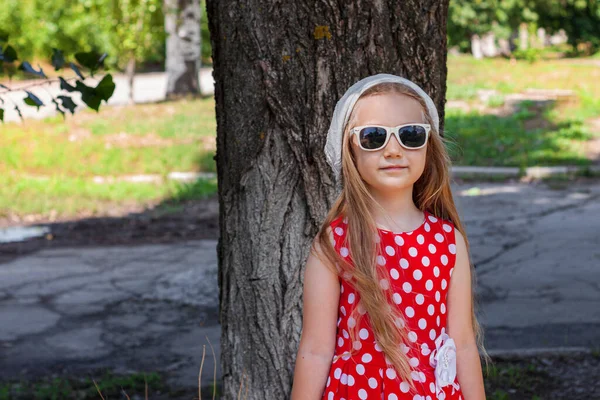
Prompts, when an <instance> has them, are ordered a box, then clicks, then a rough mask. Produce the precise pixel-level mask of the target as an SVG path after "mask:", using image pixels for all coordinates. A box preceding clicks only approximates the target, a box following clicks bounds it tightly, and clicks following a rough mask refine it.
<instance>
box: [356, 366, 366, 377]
mask: <svg viewBox="0 0 600 400" xmlns="http://www.w3.org/2000/svg"><path fill="white" fill-rule="evenodd" d="M356 373H357V374H359V375H364V374H365V366H364V365H362V364H356Z"/></svg>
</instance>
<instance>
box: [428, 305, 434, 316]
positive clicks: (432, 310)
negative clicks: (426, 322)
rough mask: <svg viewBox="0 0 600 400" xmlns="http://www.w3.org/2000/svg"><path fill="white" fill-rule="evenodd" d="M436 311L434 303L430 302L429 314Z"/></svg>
mask: <svg viewBox="0 0 600 400" xmlns="http://www.w3.org/2000/svg"><path fill="white" fill-rule="evenodd" d="M434 313H435V307H434V306H433V304H430V305H429V306H427V314H429V315H433V314H434Z"/></svg>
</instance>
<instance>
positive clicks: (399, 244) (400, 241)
mask: <svg viewBox="0 0 600 400" xmlns="http://www.w3.org/2000/svg"><path fill="white" fill-rule="evenodd" d="M394 242H396V244H397V245H398V246H402V245H403V244H404V239H402V236H398V235H396V236H395V237H394Z"/></svg>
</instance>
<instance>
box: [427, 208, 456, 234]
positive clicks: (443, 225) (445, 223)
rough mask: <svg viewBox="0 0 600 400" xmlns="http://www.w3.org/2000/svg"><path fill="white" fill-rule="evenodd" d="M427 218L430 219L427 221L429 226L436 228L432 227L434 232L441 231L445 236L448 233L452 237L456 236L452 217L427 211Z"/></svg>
mask: <svg viewBox="0 0 600 400" xmlns="http://www.w3.org/2000/svg"><path fill="white" fill-rule="evenodd" d="M427 219H428V221H427V222H428V225H429V227H433V228H434V229H431V231H432V232H433V233H434V234H438V233H441V234H442V235H443V236H447V235H448V236H450V237H452V238H453V237H454V229H455V226H454V223H453V222H452V221H451V220H450V219H447V218H443V217H438V216H436V215H435V214H433V213H432V212H430V211H427ZM426 230H427V227H426ZM452 240H453V239H452Z"/></svg>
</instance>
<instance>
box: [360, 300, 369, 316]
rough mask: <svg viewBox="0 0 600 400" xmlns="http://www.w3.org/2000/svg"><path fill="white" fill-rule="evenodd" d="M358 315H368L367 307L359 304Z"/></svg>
mask: <svg viewBox="0 0 600 400" xmlns="http://www.w3.org/2000/svg"><path fill="white" fill-rule="evenodd" d="M358 313H359V314H360V315H365V314H366V313H367V310H365V306H363V305H362V303H358Z"/></svg>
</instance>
